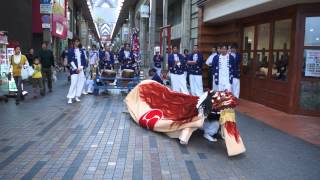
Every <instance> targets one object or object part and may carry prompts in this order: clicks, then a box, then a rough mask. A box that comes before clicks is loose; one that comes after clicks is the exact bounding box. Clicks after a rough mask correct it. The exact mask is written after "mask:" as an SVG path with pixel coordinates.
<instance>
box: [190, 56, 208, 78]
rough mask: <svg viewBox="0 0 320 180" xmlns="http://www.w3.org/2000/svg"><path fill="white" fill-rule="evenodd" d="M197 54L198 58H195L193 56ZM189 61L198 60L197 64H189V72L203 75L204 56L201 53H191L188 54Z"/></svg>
mask: <svg viewBox="0 0 320 180" xmlns="http://www.w3.org/2000/svg"><path fill="white" fill-rule="evenodd" d="M194 55H197V56H198V57H197V59H196V60H194V59H193V56H194ZM188 61H196V62H197V64H192V65H191V64H187V69H188V73H189V74H191V75H202V65H203V63H204V60H203V56H202V54H201V53H191V54H190V55H189V56H188Z"/></svg>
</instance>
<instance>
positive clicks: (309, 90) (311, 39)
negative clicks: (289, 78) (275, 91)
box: [299, 16, 320, 111]
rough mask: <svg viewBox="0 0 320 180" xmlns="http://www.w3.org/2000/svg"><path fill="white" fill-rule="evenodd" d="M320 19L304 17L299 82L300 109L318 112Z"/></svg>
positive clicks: (319, 105)
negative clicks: (302, 55) (302, 50)
mask: <svg viewBox="0 0 320 180" xmlns="http://www.w3.org/2000/svg"><path fill="white" fill-rule="evenodd" d="M319 38H320V17H319V16H317V17H306V19H305V35H304V63H303V67H302V68H303V69H302V79H301V81H300V101H299V106H300V107H301V108H302V109H306V110H313V111H319V110H320V96H319V94H320V81H319V79H320V39H319Z"/></svg>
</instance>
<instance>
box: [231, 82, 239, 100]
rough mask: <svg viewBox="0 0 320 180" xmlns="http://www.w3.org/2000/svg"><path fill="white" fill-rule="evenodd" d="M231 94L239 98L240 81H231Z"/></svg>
mask: <svg viewBox="0 0 320 180" xmlns="http://www.w3.org/2000/svg"><path fill="white" fill-rule="evenodd" d="M232 94H233V95H234V96H235V97H237V98H239V95H240V79H238V78H233V81H232Z"/></svg>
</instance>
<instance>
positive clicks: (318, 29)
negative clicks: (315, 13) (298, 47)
mask: <svg viewBox="0 0 320 180" xmlns="http://www.w3.org/2000/svg"><path fill="white" fill-rule="evenodd" d="M304 33H305V35H304V45H305V46H320V17H307V18H306V23H305V31H304Z"/></svg>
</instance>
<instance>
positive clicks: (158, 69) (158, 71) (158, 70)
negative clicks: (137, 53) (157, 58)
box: [155, 67, 161, 77]
mask: <svg viewBox="0 0 320 180" xmlns="http://www.w3.org/2000/svg"><path fill="white" fill-rule="evenodd" d="M155 69H156V70H157V74H158V76H160V77H161V68H157V67H155Z"/></svg>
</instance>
